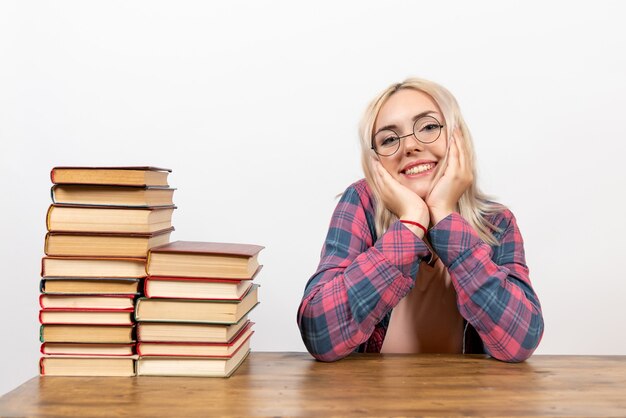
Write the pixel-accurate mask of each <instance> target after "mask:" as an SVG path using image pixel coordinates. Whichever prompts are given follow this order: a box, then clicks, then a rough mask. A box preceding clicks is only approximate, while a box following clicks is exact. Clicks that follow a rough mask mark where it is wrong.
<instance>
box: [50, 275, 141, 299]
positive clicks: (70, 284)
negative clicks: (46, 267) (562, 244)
mask: <svg viewBox="0 0 626 418" xmlns="http://www.w3.org/2000/svg"><path fill="white" fill-rule="evenodd" d="M139 285H140V280H139V279H136V278H121V277H120V278H94V277H84V278H81V277H44V278H43V279H41V284H40V290H41V292H42V293H45V294H83V295H136V294H138V293H139Z"/></svg>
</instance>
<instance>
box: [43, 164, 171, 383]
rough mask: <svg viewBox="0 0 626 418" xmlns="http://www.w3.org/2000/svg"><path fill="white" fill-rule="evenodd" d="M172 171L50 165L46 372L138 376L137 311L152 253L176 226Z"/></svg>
mask: <svg viewBox="0 0 626 418" xmlns="http://www.w3.org/2000/svg"><path fill="white" fill-rule="evenodd" d="M170 172H171V170H169V169H162V168H156V167H55V168H53V169H52V172H51V174H50V176H51V179H52V183H53V184H54V185H53V186H52V190H51V191H52V205H51V206H50V208H49V209H48V214H47V219H46V225H47V229H48V233H47V235H46V239H45V248H44V251H45V254H46V256H45V257H44V258H43V260H42V273H41V275H42V279H41V286H40V287H41V295H40V305H41V311H40V315H39V319H40V322H41V324H42V325H41V335H40V339H41V342H42V346H41V352H42V354H43V356H42V358H41V360H40V372H41V374H42V375H62V376H133V375H134V374H135V367H134V366H135V365H134V360H135V358H136V355H135V353H136V350H135V348H136V347H135V332H134V331H135V330H134V328H135V323H134V317H133V311H134V307H135V299H136V296H137V295H138V294H139V292H140V290H141V287H140V282H141V281H142V280H143V278H145V276H146V257H147V254H148V250H149V249H150V248H152V247H154V246H158V245H162V244H165V243H168V242H169V239H170V234H171V232H172V231H173V230H174V228H173V227H172V213H173V211H174V209H176V207H175V206H174V205H173V202H172V198H173V194H174V189H172V188H170V187H169V185H168V182H167V177H168V175H169V173H170Z"/></svg>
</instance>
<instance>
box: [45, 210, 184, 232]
mask: <svg viewBox="0 0 626 418" xmlns="http://www.w3.org/2000/svg"><path fill="white" fill-rule="evenodd" d="M174 209H175V206H172V207H163V208H116V207H110V206H76V205H51V206H50V207H49V208H48V215H47V217H46V226H47V228H48V231H51V232H58V231H69V232H116V233H123V232H130V233H150V232H156V231H161V230H163V229H168V228H170V227H171V226H172V213H174Z"/></svg>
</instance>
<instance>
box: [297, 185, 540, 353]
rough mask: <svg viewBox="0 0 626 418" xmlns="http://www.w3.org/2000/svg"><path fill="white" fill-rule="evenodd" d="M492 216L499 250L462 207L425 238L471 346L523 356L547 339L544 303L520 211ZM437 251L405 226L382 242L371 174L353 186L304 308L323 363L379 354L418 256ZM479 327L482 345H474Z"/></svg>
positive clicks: (309, 341)
mask: <svg viewBox="0 0 626 418" xmlns="http://www.w3.org/2000/svg"><path fill="white" fill-rule="evenodd" d="M488 221H489V222H491V223H492V224H493V225H495V226H497V227H499V228H500V229H501V232H500V233H496V238H497V239H498V242H499V243H500V244H499V245H497V246H490V245H488V244H486V243H485V242H483V241H482V240H481V239H480V237H479V235H478V234H477V233H476V231H475V230H474V229H473V228H472V227H471V226H470V224H469V223H468V222H467V221H466V220H465V219H463V218H462V217H461V216H460V215H459V214H457V213H452V214H450V215H449V216H447V217H446V218H445V219H443V220H441V221H440V222H439V223H437V225H435V226H433V228H431V229H430V230H429V232H428V238H429V240H430V243H431V245H432V248H433V250H434V251H435V253H436V254H437V255H438V256H439V257H440V258H441V261H442V262H443V263H444V265H445V266H446V268H447V270H448V271H449V273H450V277H451V279H452V283H453V285H454V288H455V290H456V293H457V305H458V308H459V312H460V314H461V315H462V316H463V318H465V320H466V327H465V335H464V352H466V353H467V352H476V351H478V352H486V353H487V354H489V355H491V356H493V357H495V358H497V359H499V360H503V361H510V362H517V361H523V360H525V359H527V358H528V357H530V355H531V354H532V353H533V351H534V350H535V348H536V347H537V345H538V344H539V341H540V340H541V336H542V334H543V316H542V313H541V307H540V305H539V300H538V298H537V295H536V294H535V292H534V291H533V288H532V286H531V283H530V279H529V277H528V267H527V266H526V261H525V257H524V245H523V241H522V236H521V235H520V231H519V229H518V227H517V223H516V222H515V218H514V216H513V214H512V213H511V212H510V211H509V210H508V209H503V211H501V212H500V213H498V214H496V215H492V216H490V217H489V218H488ZM430 255H431V254H430V251H429V249H428V247H427V246H426V244H425V243H424V241H422V240H421V239H420V238H418V237H417V236H416V235H415V234H413V233H412V232H411V231H410V230H409V229H408V228H406V227H405V226H404V225H403V224H402V223H400V222H395V223H393V224H391V225H390V227H389V229H388V230H387V231H386V232H385V233H384V234H383V235H382V236H381V237H380V238H377V237H376V232H375V229H374V206H373V198H372V194H371V191H370V189H369V186H368V185H367V182H366V181H365V180H364V179H363V180H360V181H358V182H356V183H354V184H353V185H351V186H350V187H349V188H348V189H347V190H346V191H345V193H343V195H342V197H341V199H340V201H339V204H338V205H337V208H336V209H335V212H334V214H333V217H332V220H331V223H330V228H329V230H328V235H327V237H326V241H325V243H324V247H323V248H322V253H321V260H320V264H319V266H318V268H317V271H316V272H315V274H314V275H313V276H312V277H311V278H310V279H309V281H308V283H307V285H306V288H305V291H304V296H303V298H302V302H301V304H300V308H299V310H298V326H299V327H300V332H301V334H302V339H303V341H304V344H305V345H306V347H307V349H308V350H309V352H310V353H311V354H312V355H313V356H314V357H315V358H317V359H319V360H322V361H335V360H338V359H341V358H343V357H345V356H347V355H349V354H350V353H352V352H355V351H359V352H380V349H381V347H382V345H383V340H384V338H385V333H386V331H387V326H388V324H389V318H390V316H391V310H392V309H393V307H394V306H396V305H397V304H398V302H400V300H401V299H402V298H403V297H404V296H405V295H406V294H407V293H408V292H409V291H410V290H411V289H412V288H413V286H414V284H415V277H416V275H417V270H418V268H419V264H420V261H421V260H422V259H423V258H425V257H426V258H429V257H430ZM476 332H477V333H478V334H477V335H478V336H479V338H475V340H476V341H475V342H478V344H479V345H478V347H479V348H478V349H477V348H473V349H471V348H468V347H469V346H470V345H471V344H470V341H469V340H470V339H471V337H472V334H473V335H476ZM481 343H482V344H481Z"/></svg>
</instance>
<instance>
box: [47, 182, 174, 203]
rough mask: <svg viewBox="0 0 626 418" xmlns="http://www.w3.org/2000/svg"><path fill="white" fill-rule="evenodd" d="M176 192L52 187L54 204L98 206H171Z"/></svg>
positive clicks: (129, 188) (125, 188)
mask: <svg viewBox="0 0 626 418" xmlns="http://www.w3.org/2000/svg"><path fill="white" fill-rule="evenodd" d="M174 191H175V189H172V188H165V187H124V186H119V187H112V186H81V185H71V184H68V185H55V186H52V189H51V194H52V203H60V204H68V205H96V206H125V207H128V206H139V207H152V206H171V205H173V204H174V202H173V199H174Z"/></svg>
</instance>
